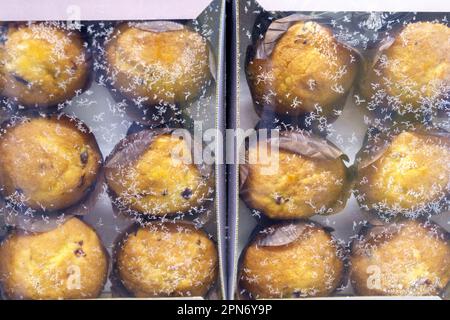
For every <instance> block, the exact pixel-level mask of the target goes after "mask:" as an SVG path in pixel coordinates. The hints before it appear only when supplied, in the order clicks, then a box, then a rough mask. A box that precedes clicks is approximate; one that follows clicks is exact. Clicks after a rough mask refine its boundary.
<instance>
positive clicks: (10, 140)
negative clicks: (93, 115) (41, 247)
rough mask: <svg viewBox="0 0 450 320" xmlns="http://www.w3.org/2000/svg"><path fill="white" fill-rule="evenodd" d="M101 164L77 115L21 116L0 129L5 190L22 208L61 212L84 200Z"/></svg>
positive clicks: (0, 180)
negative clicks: (70, 116)
mask: <svg viewBox="0 0 450 320" xmlns="http://www.w3.org/2000/svg"><path fill="white" fill-rule="evenodd" d="M101 163H102V156H101V153H100V150H99V148H98V145H97V142H96V140H95V137H94V135H93V134H92V133H91V132H90V131H89V129H88V128H87V127H86V126H85V125H84V124H83V123H82V122H81V121H80V120H78V119H76V118H69V117H68V116H65V115H52V116H39V117H34V118H21V119H20V120H15V121H9V122H8V123H5V124H4V125H3V128H2V131H1V132H0V192H1V194H2V195H3V196H4V197H5V198H6V199H7V200H8V201H10V202H11V203H13V204H14V205H17V206H23V205H24V206H26V207H29V208H31V209H34V210H39V211H57V210H62V209H65V208H68V207H70V206H72V205H75V204H77V203H79V202H80V201H81V200H82V199H83V198H84V197H85V196H86V195H87V194H88V192H89V191H91V189H92V187H93V186H94V184H95V182H96V179H97V176H98V173H99V171H100V168H101Z"/></svg>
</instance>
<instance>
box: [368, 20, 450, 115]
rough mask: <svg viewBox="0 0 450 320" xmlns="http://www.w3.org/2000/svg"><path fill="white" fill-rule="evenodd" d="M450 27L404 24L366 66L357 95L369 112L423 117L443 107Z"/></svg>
mask: <svg viewBox="0 0 450 320" xmlns="http://www.w3.org/2000/svg"><path fill="white" fill-rule="evenodd" d="M449 38H450V28H449V27H447V26H446V25H444V24H441V23H433V22H415V23H410V24H408V25H406V26H405V27H404V28H403V29H402V30H401V31H400V32H399V33H398V35H397V36H396V37H395V39H393V42H391V43H386V44H384V45H383V46H382V47H380V50H379V52H378V54H377V55H376V56H375V59H374V60H373V61H371V62H370V63H368V64H367V70H366V73H365V75H364V76H363V77H362V81H361V83H360V92H361V94H362V96H363V98H364V100H366V102H367V106H368V108H369V109H370V110H375V111H380V109H382V108H386V107H387V108H388V109H389V110H394V111H396V112H397V113H399V114H401V115H406V114H412V115H417V116H419V115H423V114H429V113H432V112H433V111H435V109H442V108H444V105H445V101H446V100H447V99H448V94H449V92H450V55H449V52H450V42H449V41H448V39H449Z"/></svg>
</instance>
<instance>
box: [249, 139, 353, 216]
mask: <svg viewBox="0 0 450 320" xmlns="http://www.w3.org/2000/svg"><path fill="white" fill-rule="evenodd" d="M281 134H282V136H281V139H279V140H275V139H268V140H263V139H261V140H260V141H258V143H256V144H253V145H251V146H250V147H249V148H248V150H247V156H246V157H247V159H246V162H247V163H246V164H241V165H240V175H241V188H240V196H241V198H242V199H243V200H244V201H245V203H246V204H247V205H248V206H249V208H250V209H255V210H257V211H260V212H262V213H264V214H265V215H266V216H268V217H269V218H272V219H292V218H307V217H310V216H313V215H315V214H332V213H336V212H338V211H339V209H340V208H342V207H344V206H345V203H346V201H347V197H348V195H349V186H350V176H349V172H348V170H347V167H346V166H345V164H344V160H343V159H344V157H345V156H343V155H342V153H341V152H340V151H339V150H338V149H337V148H336V147H334V146H332V145H331V144H330V143H329V142H327V141H326V140H323V139H321V138H319V137H317V136H314V135H312V134H310V135H308V136H306V133H305V134H301V133H286V135H284V136H283V134H284V133H281ZM277 144H278V145H277Z"/></svg>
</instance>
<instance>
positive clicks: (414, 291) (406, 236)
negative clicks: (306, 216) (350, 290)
mask: <svg viewBox="0 0 450 320" xmlns="http://www.w3.org/2000/svg"><path fill="white" fill-rule="evenodd" d="M350 261H351V282H352V285H353V287H354V289H355V290H356V292H357V294H358V295H364V296H368V295H371V296H380V295H383V296H384V295H389V296H428V295H438V294H440V293H441V292H442V291H443V289H444V288H445V286H446V285H447V284H448V283H449V281H450V238H449V234H448V233H447V232H445V230H443V229H442V228H440V227H439V226H437V225H434V224H432V223H431V222H419V221H414V220H405V221H402V222H397V223H392V224H388V225H383V226H372V227H370V228H368V229H366V230H365V231H364V232H363V233H362V234H361V235H360V236H359V237H358V238H357V239H355V241H354V243H353V246H352V253H351V258H350Z"/></svg>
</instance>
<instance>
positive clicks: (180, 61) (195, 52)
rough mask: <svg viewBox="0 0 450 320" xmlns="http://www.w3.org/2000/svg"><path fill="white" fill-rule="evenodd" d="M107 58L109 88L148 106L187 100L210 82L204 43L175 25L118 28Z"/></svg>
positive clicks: (156, 22)
mask: <svg viewBox="0 0 450 320" xmlns="http://www.w3.org/2000/svg"><path fill="white" fill-rule="evenodd" d="M105 58H106V63H107V71H108V76H109V78H110V79H111V82H112V85H113V87H114V88H115V89H117V90H118V91H119V92H120V93H121V94H123V95H124V96H126V97H127V98H129V99H132V100H136V101H137V100H139V101H140V102H141V103H144V104H146V105H159V104H167V103H170V104H178V103H183V102H186V101H190V100H192V99H194V98H196V97H197V96H199V95H200V94H201V92H202V90H204V88H205V86H206V85H207V83H208V82H209V81H210V78H211V74H210V69H209V47H208V43H207V41H206V39H205V38H203V37H202V36H201V35H200V34H198V33H196V32H194V31H191V30H189V29H188V28H186V27H185V26H183V25H181V24H177V23H171V22H162V21H153V22H143V23H127V24H121V25H119V26H118V27H117V28H116V30H115V31H114V33H113V34H112V36H111V37H110V39H109V40H108V41H107V44H106V53H105Z"/></svg>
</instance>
